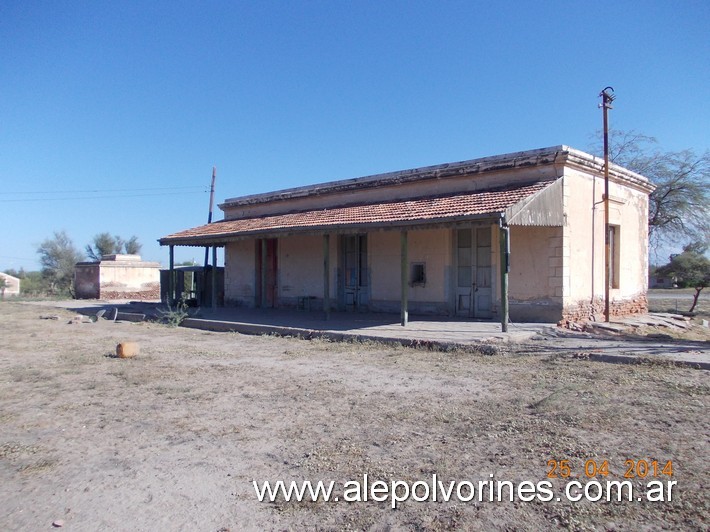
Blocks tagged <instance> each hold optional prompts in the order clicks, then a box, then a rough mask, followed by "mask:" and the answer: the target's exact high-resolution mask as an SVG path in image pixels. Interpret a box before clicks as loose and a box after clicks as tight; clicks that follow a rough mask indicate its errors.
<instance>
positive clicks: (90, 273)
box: [74, 255, 160, 300]
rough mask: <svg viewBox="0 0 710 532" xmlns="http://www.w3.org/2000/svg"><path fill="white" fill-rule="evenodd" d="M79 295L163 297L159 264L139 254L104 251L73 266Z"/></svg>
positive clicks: (81, 296) (116, 297)
mask: <svg viewBox="0 0 710 532" xmlns="http://www.w3.org/2000/svg"><path fill="white" fill-rule="evenodd" d="M74 291H75V297H76V299H140V300H146V299H160V264H159V263H157V262H145V261H142V260H141V257H140V255H104V256H103V257H101V260H100V261H98V262H79V263H78V264H77V265H76V266H75V267H74Z"/></svg>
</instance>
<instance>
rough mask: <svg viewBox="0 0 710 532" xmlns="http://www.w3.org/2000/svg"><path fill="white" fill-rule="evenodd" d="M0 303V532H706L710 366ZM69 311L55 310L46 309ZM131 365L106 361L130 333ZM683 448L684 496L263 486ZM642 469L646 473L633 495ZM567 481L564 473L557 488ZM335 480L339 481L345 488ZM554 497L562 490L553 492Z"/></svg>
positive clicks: (643, 455) (612, 466)
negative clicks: (302, 495) (468, 348)
mask: <svg viewBox="0 0 710 532" xmlns="http://www.w3.org/2000/svg"><path fill="white" fill-rule="evenodd" d="M45 310H46V309H41V308H38V307H36V306H31V305H24V304H20V303H7V302H6V303H0V323H2V327H1V329H2V332H1V333H0V528H2V529H3V530H8V529H9V530H45V529H51V528H52V523H53V522H56V521H61V523H58V524H63V529H66V530H92V531H93V530H178V529H181V530H214V531H216V530H225V529H229V530H256V529H267V530H283V529H293V530H301V529H336V530H340V529H343V530H362V529H371V530H409V529H415V530H447V529H468V530H491V529H494V528H495V529H509V530H510V529H527V530H542V529H549V528H551V527H561V528H569V529H575V530H586V529H599V530H603V529H608V530H616V529H618V530H641V529H649V530H657V529H664V528H667V529H673V530H680V529H683V530H705V529H707V528H708V525H709V523H710V507H709V504H708V496H707V494H706V493H705V492H704V491H703V490H704V489H707V480H708V471H709V467H708V456H710V453H708V444H709V440H710V417H709V416H708V415H707V407H708V394H709V393H710V372H708V371H699V370H692V369H682V368H676V367H672V366H669V365H665V364H647V365H615V364H605V363H600V362H590V361H587V360H584V358H583V357H582V358H580V357H578V356H575V354H574V353H572V352H570V351H569V350H566V351H565V352H564V354H557V353H555V350H554V346H553V348H552V349H548V350H547V351H545V352H539V349H538V350H537V351H538V352H535V353H534V354H531V351H530V350H528V349H525V348H524V346H521V349H520V350H519V351H518V352H517V353H516V352H508V354H506V355H501V354H499V355H494V356H486V355H477V354H471V353H459V352H451V353H440V352H428V351H423V350H412V349H407V348H395V347H386V346H382V345H378V344H346V343H330V342H325V341H307V340H298V339H290V338H278V337H268V336H243V335H239V334H235V333H211V332H205V331H196V330H190V329H181V328H178V329H175V328H168V327H166V326H163V325H159V324H153V323H140V324H131V323H111V322H108V321H99V322H98V323H95V324H71V325H70V324H68V323H67V322H68V321H69V318H71V316H72V314H70V313H69V312H68V311H61V310H56V309H51V311H48V312H45ZM40 314H58V315H60V316H61V319H60V320H57V321H52V320H40V319H39V315H40ZM125 340H134V341H138V342H139V343H140V346H141V353H140V355H139V356H138V357H136V358H135V359H130V360H123V359H117V358H113V357H111V356H110V355H111V354H112V353H113V352H114V351H115V346H116V344H117V343H118V342H120V341H125ZM552 459H554V460H563V459H564V460H569V461H570V462H569V463H570V466H571V470H572V473H573V475H574V477H576V478H577V479H579V480H581V481H585V480H586V479H585V476H584V472H583V467H584V463H585V461H586V460H590V459H593V460H595V461H596V462H597V463H602V462H603V461H604V460H608V463H609V475H608V477H606V478H603V477H598V480H603V481H605V480H607V479H609V480H624V478H623V475H624V472H625V471H626V467H625V461H626V460H627V459H632V460H642V459H644V460H647V461H649V462H651V461H653V460H657V461H658V462H659V463H661V464H663V465H665V464H666V462H667V461H669V460H672V463H673V476H672V477H667V476H663V475H661V474H660V473H659V475H658V477H657V478H658V479H659V480H663V481H664V482H665V481H667V480H670V479H672V480H674V481H677V486H676V488H675V489H674V491H673V500H672V502H647V501H643V502H637V501H633V502H621V503H619V502H612V503H607V502H594V503H592V502H577V503H572V502H567V501H565V500H562V501H559V502H558V501H555V500H553V501H550V502H541V501H533V502H522V501H515V502H508V501H505V502H489V501H485V500H484V501H483V502H477V501H474V502H465V503H464V502H458V501H450V502H415V501H408V502H406V503H401V504H400V505H399V506H398V508H397V509H396V510H392V509H391V508H390V505H389V503H388V502H383V503H377V502H372V501H368V502H344V501H339V502H328V503H326V502H322V501H320V502H315V503H313V502H301V503H298V502H286V501H284V500H283V498H281V499H279V500H277V501H276V502H259V501H258V500H257V498H256V494H255V491H254V488H253V486H252V480H257V481H259V482H260V483H261V482H263V481H264V480H271V481H276V480H280V479H281V480H298V481H301V480H312V481H318V480H324V481H326V480H334V481H336V482H337V483H338V484H337V486H340V487H342V486H343V484H344V483H345V482H347V481H349V480H362V476H363V474H365V473H367V474H368V475H369V477H370V479H371V480H372V479H377V480H384V481H391V480H405V481H409V482H414V481H417V480H424V481H430V480H431V477H432V474H434V473H436V474H437V476H438V478H439V479H444V480H446V481H450V480H455V481H463V480H468V481H474V482H477V481H479V480H488V479H489V478H490V475H491V474H493V475H494V478H495V479H497V480H509V481H513V482H520V481H523V480H529V481H532V482H533V483H535V482H539V481H543V480H546V477H547V472H548V470H549V469H550V467H549V466H548V461H549V460H552ZM650 479H651V476H649V477H647V478H646V479H645V480H644V481H641V480H638V479H636V480H634V482H635V484H636V485H638V486H639V487H640V486H641V484H642V483H645V482H646V481H648V480H650ZM552 482H553V485H554V487H555V490H558V489H561V486H562V485H563V482H562V480H560V479H555V480H553V481H552ZM336 489H337V488H336ZM555 493H556V494H557V491H556V492H555Z"/></svg>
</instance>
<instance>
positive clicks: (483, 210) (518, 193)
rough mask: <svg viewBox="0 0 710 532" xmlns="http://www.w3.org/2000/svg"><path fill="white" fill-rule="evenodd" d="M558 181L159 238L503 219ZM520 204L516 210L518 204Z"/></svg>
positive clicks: (197, 239) (187, 242)
mask: <svg viewBox="0 0 710 532" xmlns="http://www.w3.org/2000/svg"><path fill="white" fill-rule="evenodd" d="M554 183H555V181H543V182H536V183H524V184H517V185H512V186H507V187H505V188H498V189H493V190H484V191H478V192H467V193H460V194H454V195H448V196H443V197H424V198H418V199H409V200H402V201H391V202H382V203H369V204H364V205H348V206H342V207H332V208H326V209H317V210H307V211H300V212H290V213H285V214H275V215H268V216H259V217H252V218H239V219H233V220H222V221H219V222H214V223H211V224H206V225H201V226H198V227H193V228H191V229H186V230H184V231H180V232H177V233H173V234H171V235H168V236H165V237H163V238H161V239H159V240H158V242H160V244H161V245H163V246H165V245H177V246H211V245H217V246H219V245H224V244H225V243H227V242H230V241H234V240H239V239H243V238H247V237H254V236H258V237H267V236H269V237H273V236H283V235H287V234H295V233H300V234H303V233H337V232H346V231H357V230H367V229H379V228H407V227H411V228H416V227H422V226H435V225H446V224H453V223H456V222H465V221H468V220H476V219H499V218H501V217H502V216H503V215H504V214H506V213H511V214H512V213H513V212H519V211H520V209H521V208H523V207H524V206H529V205H530V203H531V201H530V200H531V199H532V198H533V196H537V195H538V194H539V193H541V192H542V191H544V190H545V189H547V188H548V187H551V185H553V184H554ZM516 207H517V208H516Z"/></svg>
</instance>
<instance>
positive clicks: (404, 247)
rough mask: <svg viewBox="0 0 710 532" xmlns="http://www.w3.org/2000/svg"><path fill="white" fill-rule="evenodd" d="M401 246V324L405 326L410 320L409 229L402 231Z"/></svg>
mask: <svg viewBox="0 0 710 532" xmlns="http://www.w3.org/2000/svg"><path fill="white" fill-rule="evenodd" d="M400 248H401V255H402V256H401V258H402V264H401V266H402V271H401V274H402V279H401V281H402V297H401V303H400V305H401V315H400V318H401V324H402V327H405V326H406V325H407V323H408V322H409V282H408V281H409V279H408V277H409V275H408V274H409V249H408V242H407V231H402V232H401V233H400Z"/></svg>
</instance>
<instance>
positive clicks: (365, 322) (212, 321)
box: [182, 309, 555, 349]
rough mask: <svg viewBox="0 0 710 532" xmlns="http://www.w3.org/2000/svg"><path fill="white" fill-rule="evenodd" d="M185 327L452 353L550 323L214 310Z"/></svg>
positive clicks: (519, 337) (527, 334)
mask: <svg viewBox="0 0 710 532" xmlns="http://www.w3.org/2000/svg"><path fill="white" fill-rule="evenodd" d="M182 326H183V327H192V328H196V329H205V330H212V331H234V332H239V333H243V334H280V335H288V336H301V337H304V338H314V337H321V338H328V339H331V340H357V341H365V340H374V341H379V342H385V343H396V344H401V345H407V346H420V347H432V348H439V349H451V348H454V347H463V346H473V345H477V344H489V343H496V342H524V341H527V340H530V339H531V338H533V337H534V336H535V335H538V334H541V333H543V332H544V331H545V330H547V329H551V328H554V327H555V324H552V323H547V324H545V323H521V324H518V323H511V324H510V325H509V327H508V332H507V333H503V332H501V325H500V323H496V322H491V321H473V320H463V319H458V318H442V317H439V316H436V317H432V316H410V319H409V323H408V324H407V325H406V326H405V327H402V325H400V321H399V316H397V315H394V314H364V313H363V314H358V313H345V312H333V313H331V315H330V319H328V320H326V319H325V315H324V313H323V312H298V311H290V310H272V309H270V310H258V309H243V310H242V309H217V310H216V311H212V312H204V311H203V312H202V313H201V315H200V316H199V317H194V318H188V319H186V320H185V321H183V323H182Z"/></svg>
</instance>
